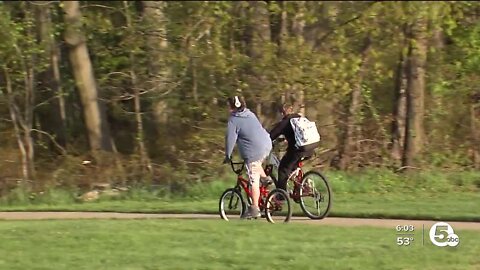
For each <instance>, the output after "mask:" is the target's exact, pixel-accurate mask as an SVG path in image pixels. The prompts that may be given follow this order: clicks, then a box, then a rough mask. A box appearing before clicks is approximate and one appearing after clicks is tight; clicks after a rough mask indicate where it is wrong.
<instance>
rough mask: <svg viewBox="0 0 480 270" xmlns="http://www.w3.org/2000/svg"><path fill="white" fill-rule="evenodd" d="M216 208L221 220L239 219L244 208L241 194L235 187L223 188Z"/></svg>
mask: <svg viewBox="0 0 480 270" xmlns="http://www.w3.org/2000/svg"><path fill="white" fill-rule="evenodd" d="M218 210H219V212H220V217H221V218H222V219H223V220H226V221H229V220H232V219H240V216H241V215H242V214H243V213H244V212H245V210H246V206H245V203H244V201H243V197H242V194H241V193H240V192H239V191H238V190H237V189H235V188H229V189H227V190H225V191H224V192H223V193H222V196H220V201H219V202H218Z"/></svg>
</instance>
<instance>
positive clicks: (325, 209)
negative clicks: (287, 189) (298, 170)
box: [299, 171, 333, 219]
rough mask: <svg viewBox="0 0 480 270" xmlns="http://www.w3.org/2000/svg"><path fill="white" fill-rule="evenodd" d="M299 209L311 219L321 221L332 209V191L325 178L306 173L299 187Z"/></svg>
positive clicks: (315, 173) (317, 173) (317, 174)
mask: <svg viewBox="0 0 480 270" xmlns="http://www.w3.org/2000/svg"><path fill="white" fill-rule="evenodd" d="M299 189H300V190H299V194H300V207H301V208H302V211H303V213H305V215H307V217H309V218H311V219H323V218H325V217H326V216H327V215H328V213H329V212H330V208H331V207H332V197H333V194H332V190H331V188H330V185H329V184H328V181H327V178H326V177H325V176H323V175H322V174H321V173H319V172H316V171H309V172H307V173H306V174H305V175H304V176H303V179H302V184H301V185H300V187H299Z"/></svg>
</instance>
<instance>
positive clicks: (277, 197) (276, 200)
mask: <svg viewBox="0 0 480 270" xmlns="http://www.w3.org/2000/svg"><path fill="white" fill-rule="evenodd" d="M230 165H231V167H232V170H233V171H234V172H235V173H236V174H237V182H236V185H235V186H234V187H233V188H228V189H226V190H225V191H224V192H223V193H222V195H221V196H220V200H219V206H218V209H219V212H220V217H221V218H222V219H223V220H226V221H229V220H230V219H234V218H238V217H241V216H242V215H243V213H244V212H245V211H246V210H247V207H248V206H249V205H251V204H252V200H251V194H252V193H251V184H250V182H249V181H248V179H245V178H244V177H243V176H242V173H243V170H244V168H245V162H233V161H230ZM236 165H241V167H240V168H239V169H236V168H235V166H236ZM271 184H272V183H270V184H260V198H259V200H258V204H259V205H258V207H259V208H260V212H263V214H262V217H266V219H267V220H268V222H270V223H276V222H281V221H283V222H289V221H290V218H291V217H292V209H291V205H290V200H289V198H288V194H287V192H286V191H285V190H283V189H278V188H274V189H272V190H268V186H270V185H271ZM242 190H243V191H244V192H245V194H246V196H247V198H248V199H247V201H246V202H245V200H244V197H243V195H242Z"/></svg>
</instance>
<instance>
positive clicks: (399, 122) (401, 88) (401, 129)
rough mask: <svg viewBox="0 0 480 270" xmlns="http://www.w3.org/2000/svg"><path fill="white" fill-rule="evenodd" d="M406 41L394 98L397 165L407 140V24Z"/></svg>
mask: <svg viewBox="0 0 480 270" xmlns="http://www.w3.org/2000/svg"><path fill="white" fill-rule="evenodd" d="M403 34H404V42H403V44H402V45H401V47H400V53H399V60H398V64H397V70H396V78H395V90H394V91H395V93H394V100H393V114H392V118H393V119H392V129H391V134H392V141H391V143H392V145H391V156H392V159H393V160H394V162H395V164H396V165H398V166H399V165H400V164H401V161H402V156H403V144H404V141H405V121H406V106H407V102H406V85H407V77H406V59H405V58H406V53H405V48H407V46H408V44H407V35H408V33H407V26H406V25H404V29H403Z"/></svg>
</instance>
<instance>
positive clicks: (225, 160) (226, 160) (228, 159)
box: [222, 157, 230, 164]
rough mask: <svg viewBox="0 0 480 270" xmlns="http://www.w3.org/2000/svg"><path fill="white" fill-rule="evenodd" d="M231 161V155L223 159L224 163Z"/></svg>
mask: <svg viewBox="0 0 480 270" xmlns="http://www.w3.org/2000/svg"><path fill="white" fill-rule="evenodd" d="M229 162H230V158H229V157H225V159H224V160H223V163H222V164H227V163H229Z"/></svg>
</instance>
